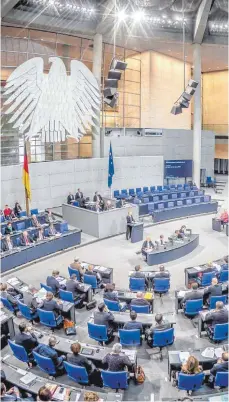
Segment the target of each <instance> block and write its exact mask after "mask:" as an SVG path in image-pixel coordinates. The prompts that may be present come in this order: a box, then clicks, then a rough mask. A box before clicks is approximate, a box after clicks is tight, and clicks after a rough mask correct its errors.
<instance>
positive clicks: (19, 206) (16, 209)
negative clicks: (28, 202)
mask: <svg viewBox="0 0 229 402" xmlns="http://www.w3.org/2000/svg"><path fill="white" fill-rule="evenodd" d="M21 211H22V207H21V205H19V204H18V205H15V207H14V213H15V215H17V216H19V212H21Z"/></svg>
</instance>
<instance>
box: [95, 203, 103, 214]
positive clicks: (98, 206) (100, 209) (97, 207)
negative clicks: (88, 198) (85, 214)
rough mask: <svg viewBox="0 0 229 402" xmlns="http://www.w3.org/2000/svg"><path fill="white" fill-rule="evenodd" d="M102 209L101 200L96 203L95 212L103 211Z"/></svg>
mask: <svg viewBox="0 0 229 402" xmlns="http://www.w3.org/2000/svg"><path fill="white" fill-rule="evenodd" d="M101 211H102V208H101V206H100V202H99V201H97V202H96V204H95V212H101Z"/></svg>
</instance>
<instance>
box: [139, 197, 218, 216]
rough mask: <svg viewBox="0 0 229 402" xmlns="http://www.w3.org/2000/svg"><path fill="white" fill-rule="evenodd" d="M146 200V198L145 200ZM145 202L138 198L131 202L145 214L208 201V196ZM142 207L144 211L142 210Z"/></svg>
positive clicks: (209, 198) (209, 199)
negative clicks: (142, 202)
mask: <svg viewBox="0 0 229 402" xmlns="http://www.w3.org/2000/svg"><path fill="white" fill-rule="evenodd" d="M147 201H148V200H147ZM147 201H146V202H145V203H144V204H140V202H139V200H138V199H134V200H133V204H139V213H140V215H141V214H142V213H143V212H144V214H145V215H147V214H150V213H152V212H153V211H155V210H163V209H169V208H176V207H183V206H185V205H193V204H200V203H205V202H210V201H211V197H210V196H208V195H207V196H203V197H193V198H187V199H183V200H181V199H180V200H174V201H167V202H161V201H159V202H147ZM142 208H143V209H144V211H142Z"/></svg>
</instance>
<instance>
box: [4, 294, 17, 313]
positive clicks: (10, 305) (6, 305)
mask: <svg viewBox="0 0 229 402" xmlns="http://www.w3.org/2000/svg"><path fill="white" fill-rule="evenodd" d="M1 302H2V304H3V306H4V307H6V308H7V310H10V311H11V312H12V313H14V308H13V306H12V304H11V303H10V302H9V300H7V299H6V298H5V297H1Z"/></svg>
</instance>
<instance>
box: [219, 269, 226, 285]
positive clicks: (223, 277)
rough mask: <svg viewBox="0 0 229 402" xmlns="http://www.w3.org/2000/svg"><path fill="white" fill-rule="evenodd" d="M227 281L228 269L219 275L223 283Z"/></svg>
mask: <svg viewBox="0 0 229 402" xmlns="http://www.w3.org/2000/svg"><path fill="white" fill-rule="evenodd" d="M227 281H228V270H227V271H226V270H224V271H221V272H220V275H219V282H220V283H223V282H227Z"/></svg>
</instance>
